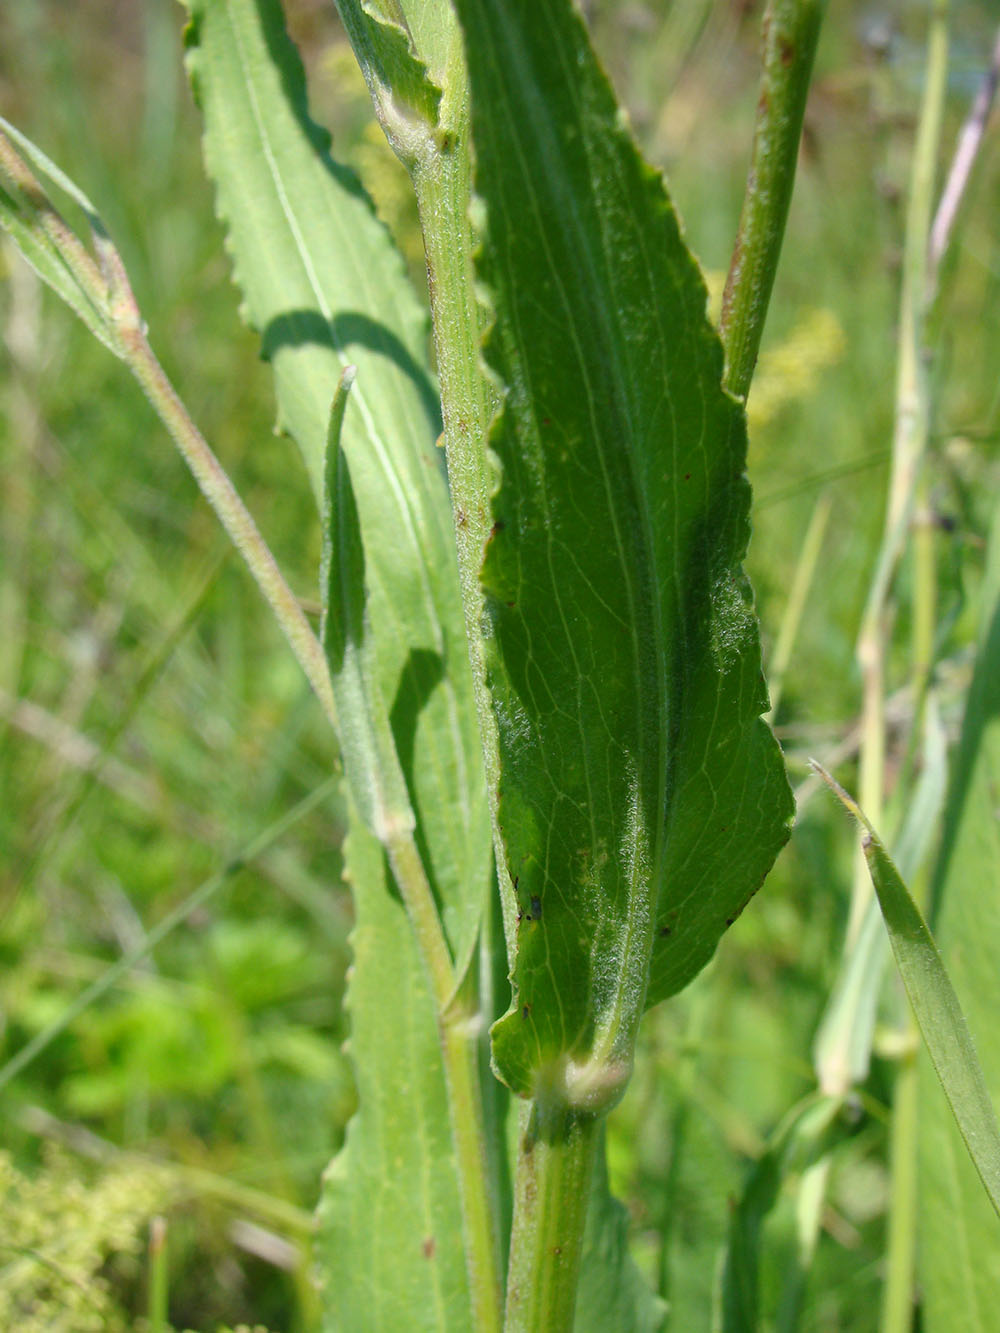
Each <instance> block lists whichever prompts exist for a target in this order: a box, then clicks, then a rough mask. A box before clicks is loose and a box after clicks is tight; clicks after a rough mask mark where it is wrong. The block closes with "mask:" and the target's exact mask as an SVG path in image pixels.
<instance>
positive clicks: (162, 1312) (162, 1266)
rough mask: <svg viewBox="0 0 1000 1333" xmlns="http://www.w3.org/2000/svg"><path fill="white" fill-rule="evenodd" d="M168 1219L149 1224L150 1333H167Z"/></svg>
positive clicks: (155, 1219) (160, 1219)
mask: <svg viewBox="0 0 1000 1333" xmlns="http://www.w3.org/2000/svg"><path fill="white" fill-rule="evenodd" d="M167 1273H168V1270H167V1219H166V1218H165V1217H154V1218H153V1219H152V1221H151V1222H150V1224H149V1333H167V1328H168V1325H167V1290H168V1287H167Z"/></svg>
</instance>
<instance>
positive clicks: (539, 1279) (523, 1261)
mask: <svg viewBox="0 0 1000 1333" xmlns="http://www.w3.org/2000/svg"><path fill="white" fill-rule="evenodd" d="M601 1124H602V1118H601V1117H598V1116H594V1115H587V1114H582V1113H581V1112H579V1111H575V1110H573V1109H572V1108H570V1107H568V1106H567V1105H566V1104H565V1102H564V1101H561V1100H556V1099H551V1100H550V1099H548V1098H547V1097H546V1095H545V1093H544V1091H542V1092H540V1093H539V1095H538V1096H537V1097H536V1098H535V1100H534V1101H532V1102H529V1103H525V1105H524V1106H523V1107H522V1110H521V1122H520V1127H519V1137H518V1154H517V1174H516V1177H515V1181H516V1183H515V1193H514V1224H513V1228H512V1230H511V1241H510V1269H509V1272H508V1277H507V1313H506V1320H505V1322H504V1333H570V1331H571V1330H572V1328H573V1314H574V1310H575V1308H576V1290H577V1284H578V1281H579V1276H580V1259H581V1256H582V1253H583V1235H584V1228H585V1226H586V1222H587V1207H588V1205H589V1202H590V1183H591V1177H592V1176H593V1172H594V1163H595V1160H596V1155H597V1144H598V1139H599V1134H600V1126H601Z"/></svg>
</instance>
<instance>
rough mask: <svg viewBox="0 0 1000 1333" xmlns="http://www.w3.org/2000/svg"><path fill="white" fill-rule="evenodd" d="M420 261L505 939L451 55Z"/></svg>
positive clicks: (459, 141) (509, 931) (482, 462)
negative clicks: (430, 322) (428, 306)
mask: <svg viewBox="0 0 1000 1333" xmlns="http://www.w3.org/2000/svg"><path fill="white" fill-rule="evenodd" d="M412 176H413V185H414V189H415V191H416V196H417V207H418V210H419V213H420V225H421V228H422V231H423V237H424V250H425V254H426V260H427V278H428V287H429V291H430V301H431V315H432V318H433V323H434V347H435V352H436V356H437V367H438V378H439V382H440V386H441V414H442V419H443V425H444V431H443V436H444V446H445V452H446V456H447V460H448V485H449V490H450V493H451V503H452V513H453V517H454V524H455V542H456V548H457V551H458V570H459V582H460V585H461V591H462V606H463V611H464V615H465V629H466V638H467V640H468V645H469V658H470V661H471V663H472V676H473V684H474V689H475V696H476V708H477V711H478V714H479V726H480V735H481V737H482V743H483V760H484V764H485V768H486V788H487V791H488V792H489V793H490V807H491V817H492V819H493V836H494V845H495V847H496V850H497V866H498V875H499V880H500V899H501V903H502V906H503V915H504V930H505V934H506V937H507V940H508V943H509V942H510V941H511V940H512V939H513V936H514V932H515V931H516V914H517V906H516V901H515V896H514V892H513V889H512V887H511V885H510V877H509V875H508V873H507V869H506V858H505V856H504V853H503V847H502V844H501V841H500V835H499V831H498V829H497V827H496V810H495V803H494V796H495V793H496V790H497V784H498V782H499V775H500V760H499V742H498V739H497V728H496V719H495V717H494V715H493V708H492V705H491V703H490V696H489V690H488V688H487V684H486V668H485V664H484V657H483V631H482V623H483V592H482V588H481V586H480V582H479V572H480V568H481V566H482V562H483V550H484V548H485V546H486V542H487V540H488V539H489V535H490V527H491V522H492V519H491V500H492V493H493V489H494V486H495V481H494V479H493V476H492V474H491V469H490V464H489V460H488V455H487V448H486V438H487V433H488V431H489V425H490V420H491V418H492V415H493V411H494V409H495V407H496V394H495V392H494V391H493V389H492V387H491V385H490V383H489V381H488V380H487V379H486V377H485V375H484V374H483V372H482V368H481V366H480V344H481V340H482V334H483V317H482V311H481V307H480V304H479V301H478V300H477V297H476V288H475V270H474V266H473V259H472V256H473V252H474V249H475V234H474V232H473V227H472V223H471V221H470V218H469V208H470V203H471V198H472V166H471V160H470V149H469V104H468V86H467V82H466V77H465V70H464V66H461V65H460V64H459V63H458V61H457V59H456V61H455V62H453V65H452V68H451V69H450V70H449V78H448V81H447V91H446V95H445V97H444V99H443V100H442V105H441V123H440V126H439V129H438V132H437V136H436V143H435V147H434V148H433V150H432V151H430V152H428V153H427V154H425V155H424V156H422V157H421V158H420V159H419V160H417V161H416V162H415V163H414V164H413V165H412Z"/></svg>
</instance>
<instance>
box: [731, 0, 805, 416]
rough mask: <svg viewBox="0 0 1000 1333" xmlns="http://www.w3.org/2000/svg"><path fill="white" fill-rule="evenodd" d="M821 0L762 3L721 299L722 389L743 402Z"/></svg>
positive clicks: (787, 195)
mask: <svg viewBox="0 0 1000 1333" xmlns="http://www.w3.org/2000/svg"><path fill="white" fill-rule="evenodd" d="M825 9H826V0H769V3H768V6H767V9H766V10H765V12H764V25H763V47H764V50H763V71H762V74H761V83H760V96H759V98H758V102H757V124H756V127H755V130H754V142H753V155H752V158H751V162H750V172H749V175H748V176H747V188H746V194H745V196H744V199H743V212H742V214H741V215H740V225H739V231H738V232H737V234H736V244H735V246H734V247H733V257H732V260H731V263H730V267H729V276H728V278H727V280H726V290H725V294H724V295H723V298H722V320H721V325H720V332H721V335H722V345H723V347H724V348H725V353H726V369H725V375H724V383H725V386H726V388H727V389H729V390H730V392H732V393H734V394H735V395H736V396H737V397H738V398H746V396H747V391H748V390H749V388H750V380H751V379H752V377H753V372H754V367H755V366H756V364H757V351H758V349H759V347H760V339H761V334H762V333H763V330H764V320H765V318H766V316H767V307H768V304H769V302H770V300H771V288H772V287H773V285H774V275H775V272H776V270H777V267H778V256H779V254H780V253H781V241H782V237H783V236H784V234H785V222H786V221H787V218H788V207H789V204H790V203H791V198H792V186H793V185H794V183H795V165H796V161H797V159H798V152H799V139H800V137H801V134H802V118H803V115H804V114H805V107H806V97H807V95H808V92H809V80H810V77H811V75H812V67H813V59H814V57H815V55H816V43H817V41H818V40H819V30H820V25H821V23H822V21H823V13H824V10H825Z"/></svg>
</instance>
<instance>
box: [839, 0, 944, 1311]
mask: <svg viewBox="0 0 1000 1333" xmlns="http://www.w3.org/2000/svg"><path fill="white" fill-rule="evenodd" d="M947 73H948V0H935V4H934V7H933V10H932V13H931V20H930V28H929V31H928V38H927V63H926V71H925V79H924V92H923V99H922V104H921V108H920V121H919V124H918V127H917V137H916V142H915V145H914V154H913V166H912V170H911V176H910V197H909V205H908V209H907V217H906V236H905V242H904V257H903V282H902V290H901V293H900V310H899V348H898V354H897V373H896V411H895V430H894V435H893V456H892V472H891V476H890V482H889V494H888V500H887V506H886V516H885V526H884V530H883V537H882V546H881V550H880V552H879V560H878V565H877V567H876V572H875V578H874V581H873V584H872V588H871V592H870V594H869V599H868V605H867V608H866V611H865V619H864V623H863V625H862V631H861V635H860V636H859V639H858V658H859V661H860V662H861V666H862V671H863V672H864V679H865V713H864V718H863V724H862V734H863V738H864V739H863V745H862V752H861V758H862V765H861V801H862V805H863V807H864V808H865V809H866V812H867V813H868V816H869V818H870V819H871V820H872V821H873V822H874V823H875V824H876V826H877V825H878V824H879V822H880V821H881V818H882V815H881V810H882V801H883V797H884V769H885V728H884V693H885V656H886V651H887V636H888V629H887V615H886V610H887V605H888V599H889V593H890V589H891V585H892V579H893V576H894V574H895V571H896V567H897V565H898V563H899V559H900V557H901V555H902V552H903V549H904V545H905V542H906V541H907V539H908V538H909V539H910V541H911V544H912V553H913V560H914V575H915V577H914V602H913V635H912V641H911V671H910V676H911V686H912V689H913V696H914V700H915V707H916V712H915V716H914V727H915V728H919V727H920V725H921V719H922V716H923V712H924V700H925V698H926V691H927V687H928V684H929V681H930V674H931V669H932V665H933V654H934V627H935V612H936V600H937V598H936V574H935V552H934V528H933V520H932V516H931V514H930V504H929V492H928V485H927V478H926V475H925V473H924V468H925V456H926V451H927V439H928V435H929V430H930V403H929V396H928V390H927V374H926V366H925V354H924V335H925V321H926V313H927V308H928V304H929V300H930V298H931V288H930V282H931V279H930V275H929V264H928V244H929V236H930V232H931V225H932V217H933V196H934V179H935V172H936V167H937V159H938V151H939V147H940V141H941V124H942V118H943V113H944V100H945V93H946V89H947ZM915 509H916V510H918V511H919V512H918V514H917V517H918V520H919V521H918V522H917V524H916V526H915V527H914V523H913V520H914V516H915ZM873 811H874V813H873ZM920 878H921V879H922V880H924V879H925V876H923V875H921V876H920ZM872 891H873V890H872V886H871V879H870V877H869V872H868V867H867V864H866V862H865V859H864V854H863V852H859V854H858V856H857V860H856V864H855V881H854V892H853V895H852V900H851V917H850V923H851V928H853V930H855V931H856V930H857V929H859V928H860V922H861V919H862V917H863V915H864V911H865V908H866V907H867V905H868V901H869V899H870V897H871V893H872ZM849 938H850V931H849ZM903 1008H904V1017H903V1020H902V1022H903V1029H904V1033H909V1034H910V1035H911V1036H913V1035H915V1033H914V1023H913V1017H912V1014H911V1012H910V1009H909V1006H908V1005H906V1004H905V1002H904V1003H903ZM906 1045H907V1046H909V1045H910V1044H909V1043H906ZM918 1095H919V1093H918V1082H917V1066H916V1057H915V1054H914V1053H913V1052H912V1050H910V1051H909V1052H908V1054H907V1055H906V1056H904V1058H903V1060H902V1062H901V1064H900V1066H899V1069H898V1071H897V1075H896V1081H895V1088H894V1095H893V1115H892V1137H891V1153H890V1171H891V1184H890V1197H889V1218H888V1256H887V1257H888V1264H887V1268H886V1280H885V1286H884V1289H883V1293H882V1295H883V1300H882V1318H881V1330H882V1333H907V1331H908V1330H909V1328H910V1326H911V1324H912V1320H913V1287H914V1272H915V1264H916V1224H915V1218H916V1195H917V1138H918V1123H917V1122H918V1115H919V1106H918Z"/></svg>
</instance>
